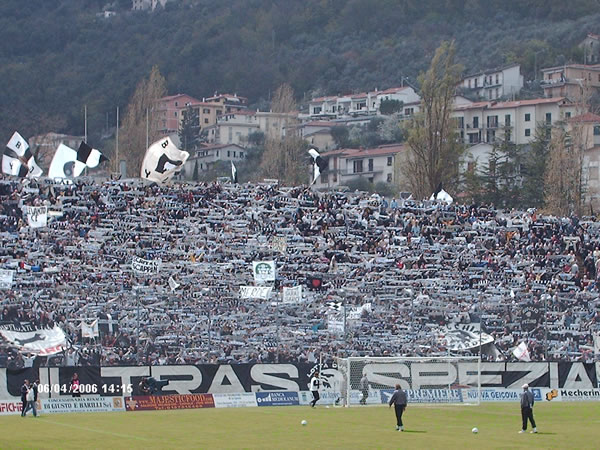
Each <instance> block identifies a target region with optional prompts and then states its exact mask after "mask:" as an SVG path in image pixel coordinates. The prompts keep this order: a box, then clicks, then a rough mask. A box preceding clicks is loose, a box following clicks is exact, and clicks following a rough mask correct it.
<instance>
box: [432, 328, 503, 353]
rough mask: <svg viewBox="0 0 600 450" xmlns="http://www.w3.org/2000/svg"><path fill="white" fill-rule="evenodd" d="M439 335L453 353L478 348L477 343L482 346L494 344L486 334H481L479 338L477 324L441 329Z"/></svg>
mask: <svg viewBox="0 0 600 450" xmlns="http://www.w3.org/2000/svg"><path fill="white" fill-rule="evenodd" d="M440 333H441V334H442V338H443V340H445V341H446V345H447V346H448V348H449V349H450V350H452V351H455V352H460V351H465V350H470V349H473V348H478V347H479V342H481V345H482V346H484V345H486V344H489V343H491V342H494V337H493V336H491V335H489V334H487V333H481V337H480V336H479V324H478V323H467V324H456V325H451V326H448V327H442V328H441V330H440Z"/></svg>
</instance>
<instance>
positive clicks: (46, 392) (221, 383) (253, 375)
mask: <svg viewBox="0 0 600 450" xmlns="http://www.w3.org/2000/svg"><path fill="white" fill-rule="evenodd" d="M314 369H315V365H313V364H304V363H302V364H301V363H296V364H292V363H289V364H221V365H218V364H202V365H195V366H194V365H177V366H126V367H123V366H117V367H52V368H48V367H40V368H39V369H32V368H29V369H11V368H8V369H0V400H13V399H15V398H17V399H18V398H19V397H20V388H21V386H22V384H23V380H24V379H26V378H27V379H35V378H39V380H40V396H41V397H42V398H48V397H50V398H55V397H63V396H70V395H72V393H71V392H70V391H69V386H70V380H71V377H72V376H73V374H74V373H75V372H77V374H78V375H79V379H80V389H81V391H82V393H83V394H90V395H101V396H130V395H133V396H136V395H142V392H141V391H140V388H139V384H140V382H141V380H142V377H150V376H151V377H153V378H154V379H155V380H157V381H158V382H159V384H160V387H159V388H158V389H159V391H158V393H159V394H164V395H168V394H202V393H213V394H220V393H222V394H227V393H244V392H256V391H306V390H308V383H309V379H310V375H311V373H312V371H313V370H314ZM355 369H356V370H358V371H359V372H361V373H365V374H367V376H368V379H369V384H370V387H372V388H373V389H384V390H385V389H393V387H394V385H395V384H396V383H401V384H402V385H403V386H405V387H406V389H417V390H418V389H423V388H427V389H447V388H448V386H459V385H460V386H465V385H473V382H474V379H473V377H474V375H473V373H476V371H477V362H459V363H456V364H454V365H448V364H447V363H446V362H443V361H440V362H431V361H428V362H422V363H421V362H393V363H370V364H365V365H364V367H359V366H356V367H355ZM481 374H482V375H481V380H482V388H506V389H520V388H521V386H522V385H523V384H525V383H527V384H529V385H530V386H531V387H532V388H533V387H536V388H551V389H570V390H577V389H579V390H589V389H593V388H595V387H596V386H597V385H598V384H597V382H598V377H597V373H596V365H595V364H593V363H590V364H587V363H581V362H529V363H525V362H514V363H507V362H482V363H481ZM321 375H322V378H323V385H324V386H323V387H324V389H330V388H331V389H335V386H341V385H342V384H344V383H343V380H344V377H343V375H342V373H341V372H339V371H338V369H337V367H336V366H335V365H334V364H327V363H325V362H324V363H323V367H322V370H321ZM350 382H351V386H350V388H351V389H359V382H360V377H356V379H355V377H353V378H352V379H351V380H350Z"/></svg>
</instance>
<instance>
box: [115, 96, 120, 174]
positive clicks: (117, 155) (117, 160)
mask: <svg viewBox="0 0 600 450" xmlns="http://www.w3.org/2000/svg"><path fill="white" fill-rule="evenodd" d="M115 163H116V165H117V169H116V170H115V172H117V173H118V174H119V175H121V162H120V161H119V107H118V106H117V131H116V134H115Z"/></svg>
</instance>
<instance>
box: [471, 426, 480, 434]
mask: <svg viewBox="0 0 600 450" xmlns="http://www.w3.org/2000/svg"><path fill="white" fill-rule="evenodd" d="M471 432H472V433H473V434H477V433H479V430H478V429H477V427H475V428H473V429H472V430H471Z"/></svg>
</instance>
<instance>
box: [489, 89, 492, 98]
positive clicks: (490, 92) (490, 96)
mask: <svg viewBox="0 0 600 450" xmlns="http://www.w3.org/2000/svg"><path fill="white" fill-rule="evenodd" d="M488 99H489V100H491V99H492V90H491V89H490V90H489V91H488Z"/></svg>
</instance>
